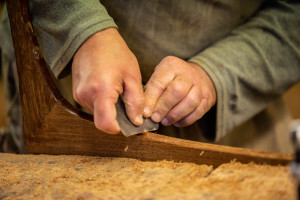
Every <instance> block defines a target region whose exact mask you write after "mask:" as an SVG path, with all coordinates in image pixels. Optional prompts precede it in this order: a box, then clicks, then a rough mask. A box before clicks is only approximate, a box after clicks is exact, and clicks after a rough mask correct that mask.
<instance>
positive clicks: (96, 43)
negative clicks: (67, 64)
mask: <svg viewBox="0 0 300 200" xmlns="http://www.w3.org/2000/svg"><path fill="white" fill-rule="evenodd" d="M72 84H73V86H72V87H73V96H74V99H75V100H76V101H77V102H78V103H79V104H80V105H82V106H83V107H85V108H87V109H88V110H89V111H90V112H91V113H93V114H94V123H95V126H96V127H97V128H98V129H100V130H102V131H104V132H107V133H118V132H120V127H119V125H118V122H117V121H116V108H115V103H116V102H117V100H118V97H119V95H120V94H122V93H123V100H124V103H125V108H126V112H127V115H128V117H129V119H130V120H131V121H132V123H134V124H135V125H141V124H142V123H143V117H142V112H143V108H144V94H143V87H142V78H141V74H140V69H139V65H138V62H137V59H136V57H135V56H134V55H133V53H132V52H131V51H130V50H129V48H128V47H127V45H126V43H125V41H124V40H123V38H122V37H121V36H120V34H119V33H118V31H117V30H116V29H115V28H108V29H105V30H102V31H100V32H97V33H95V34H94V35H93V36H91V37H90V38H89V39H87V40H86V41H85V42H84V43H83V45H82V46H81V47H80V48H79V49H78V51H77V52H76V54H75V55H74V58H73V63H72Z"/></svg>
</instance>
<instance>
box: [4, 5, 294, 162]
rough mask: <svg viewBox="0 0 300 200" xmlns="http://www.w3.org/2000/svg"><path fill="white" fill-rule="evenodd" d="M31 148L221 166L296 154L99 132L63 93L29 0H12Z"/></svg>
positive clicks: (28, 146) (25, 128)
mask: <svg viewBox="0 0 300 200" xmlns="http://www.w3.org/2000/svg"><path fill="white" fill-rule="evenodd" d="M7 7H8V12H9V18H10V23H11V29H12V35H13V41H14V47H15V54H16V61H17V66H18V76H19V84H20V86H19V87H20V97H21V107H22V115H23V132H24V140H25V145H26V149H27V151H29V152H31V153H35V154H80V155H97V156H112V157H130V158H138V159H141V160H148V161H155V160H164V159H166V160H173V161H179V162H193V163H197V164H201V163H205V164H209V165H213V166H215V167H216V166H218V165H220V164H222V163H226V162H230V161H231V160H233V159H236V160H237V161H239V162H242V163H248V162H256V163H267V164H273V165H277V164H283V165H285V164H287V163H288V162H289V161H290V160H291V158H292V156H291V155H288V154H280V153H267V152H259V151H253V150H248V149H242V148H234V147H226V146H219V145H212V144H206V143H200V142H193V141H187V140H182V139H177V138H171V137H167V136H162V135H158V134H154V133H145V134H141V135H137V136H131V137H129V138H127V137H125V136H123V135H121V134H119V135H109V134H106V133H104V132H101V131H99V130H98V129H96V128H95V126H94V124H93V117H92V116H91V115H88V114H86V113H83V112H81V111H79V110H77V109H75V108H74V107H72V105H71V104H69V103H68V102H67V101H66V100H65V99H64V98H63V97H62V95H61V94H60V93H59V91H58V89H57V87H56V85H55V83H54V81H53V77H52V74H51V73H50V71H49V69H48V67H47V65H46V63H45V61H44V59H43V57H42V55H41V53H40V51H39V47H38V43H37V39H36V37H35V36H34V33H33V29H32V25H31V21H30V14H29V10H28V3H27V1H26V0H8V1H7Z"/></svg>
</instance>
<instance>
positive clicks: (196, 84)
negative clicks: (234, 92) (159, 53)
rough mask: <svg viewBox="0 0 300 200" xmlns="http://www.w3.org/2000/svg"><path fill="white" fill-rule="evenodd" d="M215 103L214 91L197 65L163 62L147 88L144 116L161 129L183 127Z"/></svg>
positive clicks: (199, 116) (181, 62) (170, 58)
mask: <svg viewBox="0 0 300 200" xmlns="http://www.w3.org/2000/svg"><path fill="white" fill-rule="evenodd" d="M215 103H216V91H215V88H214V85H213V83H212V81H211V79H210V78H209V76H208V75H207V74H206V72H205V71H204V70H203V69H202V68H201V67H200V66H199V65H197V64H195V63H190V62H186V61H184V60H181V59H179V58H177V57H173V56H168V57H166V58H164V59H163V60H162V61H161V62H160V63H159V64H158V65H157V67H156V68H155V71H154V73H153V75H152V76H151V78H150V80H149V81H148V83H147V85H146V91H145V109H144V116H145V117H150V116H151V119H152V120H153V121H154V122H161V123H162V124H163V125H164V126H168V125H171V124H174V125H175V126H177V127H184V126H188V125H190V124H193V123H194V122H195V121H197V120H198V119H200V118H201V117H202V116H203V115H204V114H205V113H206V112H207V111H208V110H209V109H210V108H211V107H212V106H213V105H214V104H215Z"/></svg>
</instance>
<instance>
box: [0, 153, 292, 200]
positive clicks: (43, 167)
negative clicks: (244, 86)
mask: <svg viewBox="0 0 300 200" xmlns="http://www.w3.org/2000/svg"><path fill="white" fill-rule="evenodd" d="M295 195H296V193H295V183H294V182H293V180H292V179H291V177H290V175H289V173H288V167H284V166H268V165H256V164H248V165H246V164H240V163H237V162H232V163H227V164H223V165H221V166H219V167H218V168H216V169H213V168H212V167H211V166H207V165H196V164H192V163H175V162H170V161H159V162H142V161H139V160H135V159H128V158H101V157H87V156H49V155H15V154H0V199H148V200H150V199H204V200H208V199H209V200H211V199H222V200H226V199H243V200H244V199H264V200H266V199H270V200H271V199H272V200H276V199H278V200H279V199H280V200H284V199H289V200H290V199H295Z"/></svg>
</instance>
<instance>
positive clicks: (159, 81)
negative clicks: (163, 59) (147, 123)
mask: <svg viewBox="0 0 300 200" xmlns="http://www.w3.org/2000/svg"><path fill="white" fill-rule="evenodd" d="M174 77H175V74H174V73H172V72H170V70H166V69H164V68H163V67H161V65H158V66H157V67H156V70H155V71H154V73H153V75H152V76H151V78H150V80H149V81H148V83H147V85H146V91H145V109H144V117H150V116H151V115H152V112H153V110H154V107H155V105H156V103H157V100H158V99H159V97H160V96H161V95H162V93H163V92H164V91H165V89H166V88H167V86H168V84H169V83H170V82H171V81H172V80H173V79H174Z"/></svg>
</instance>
